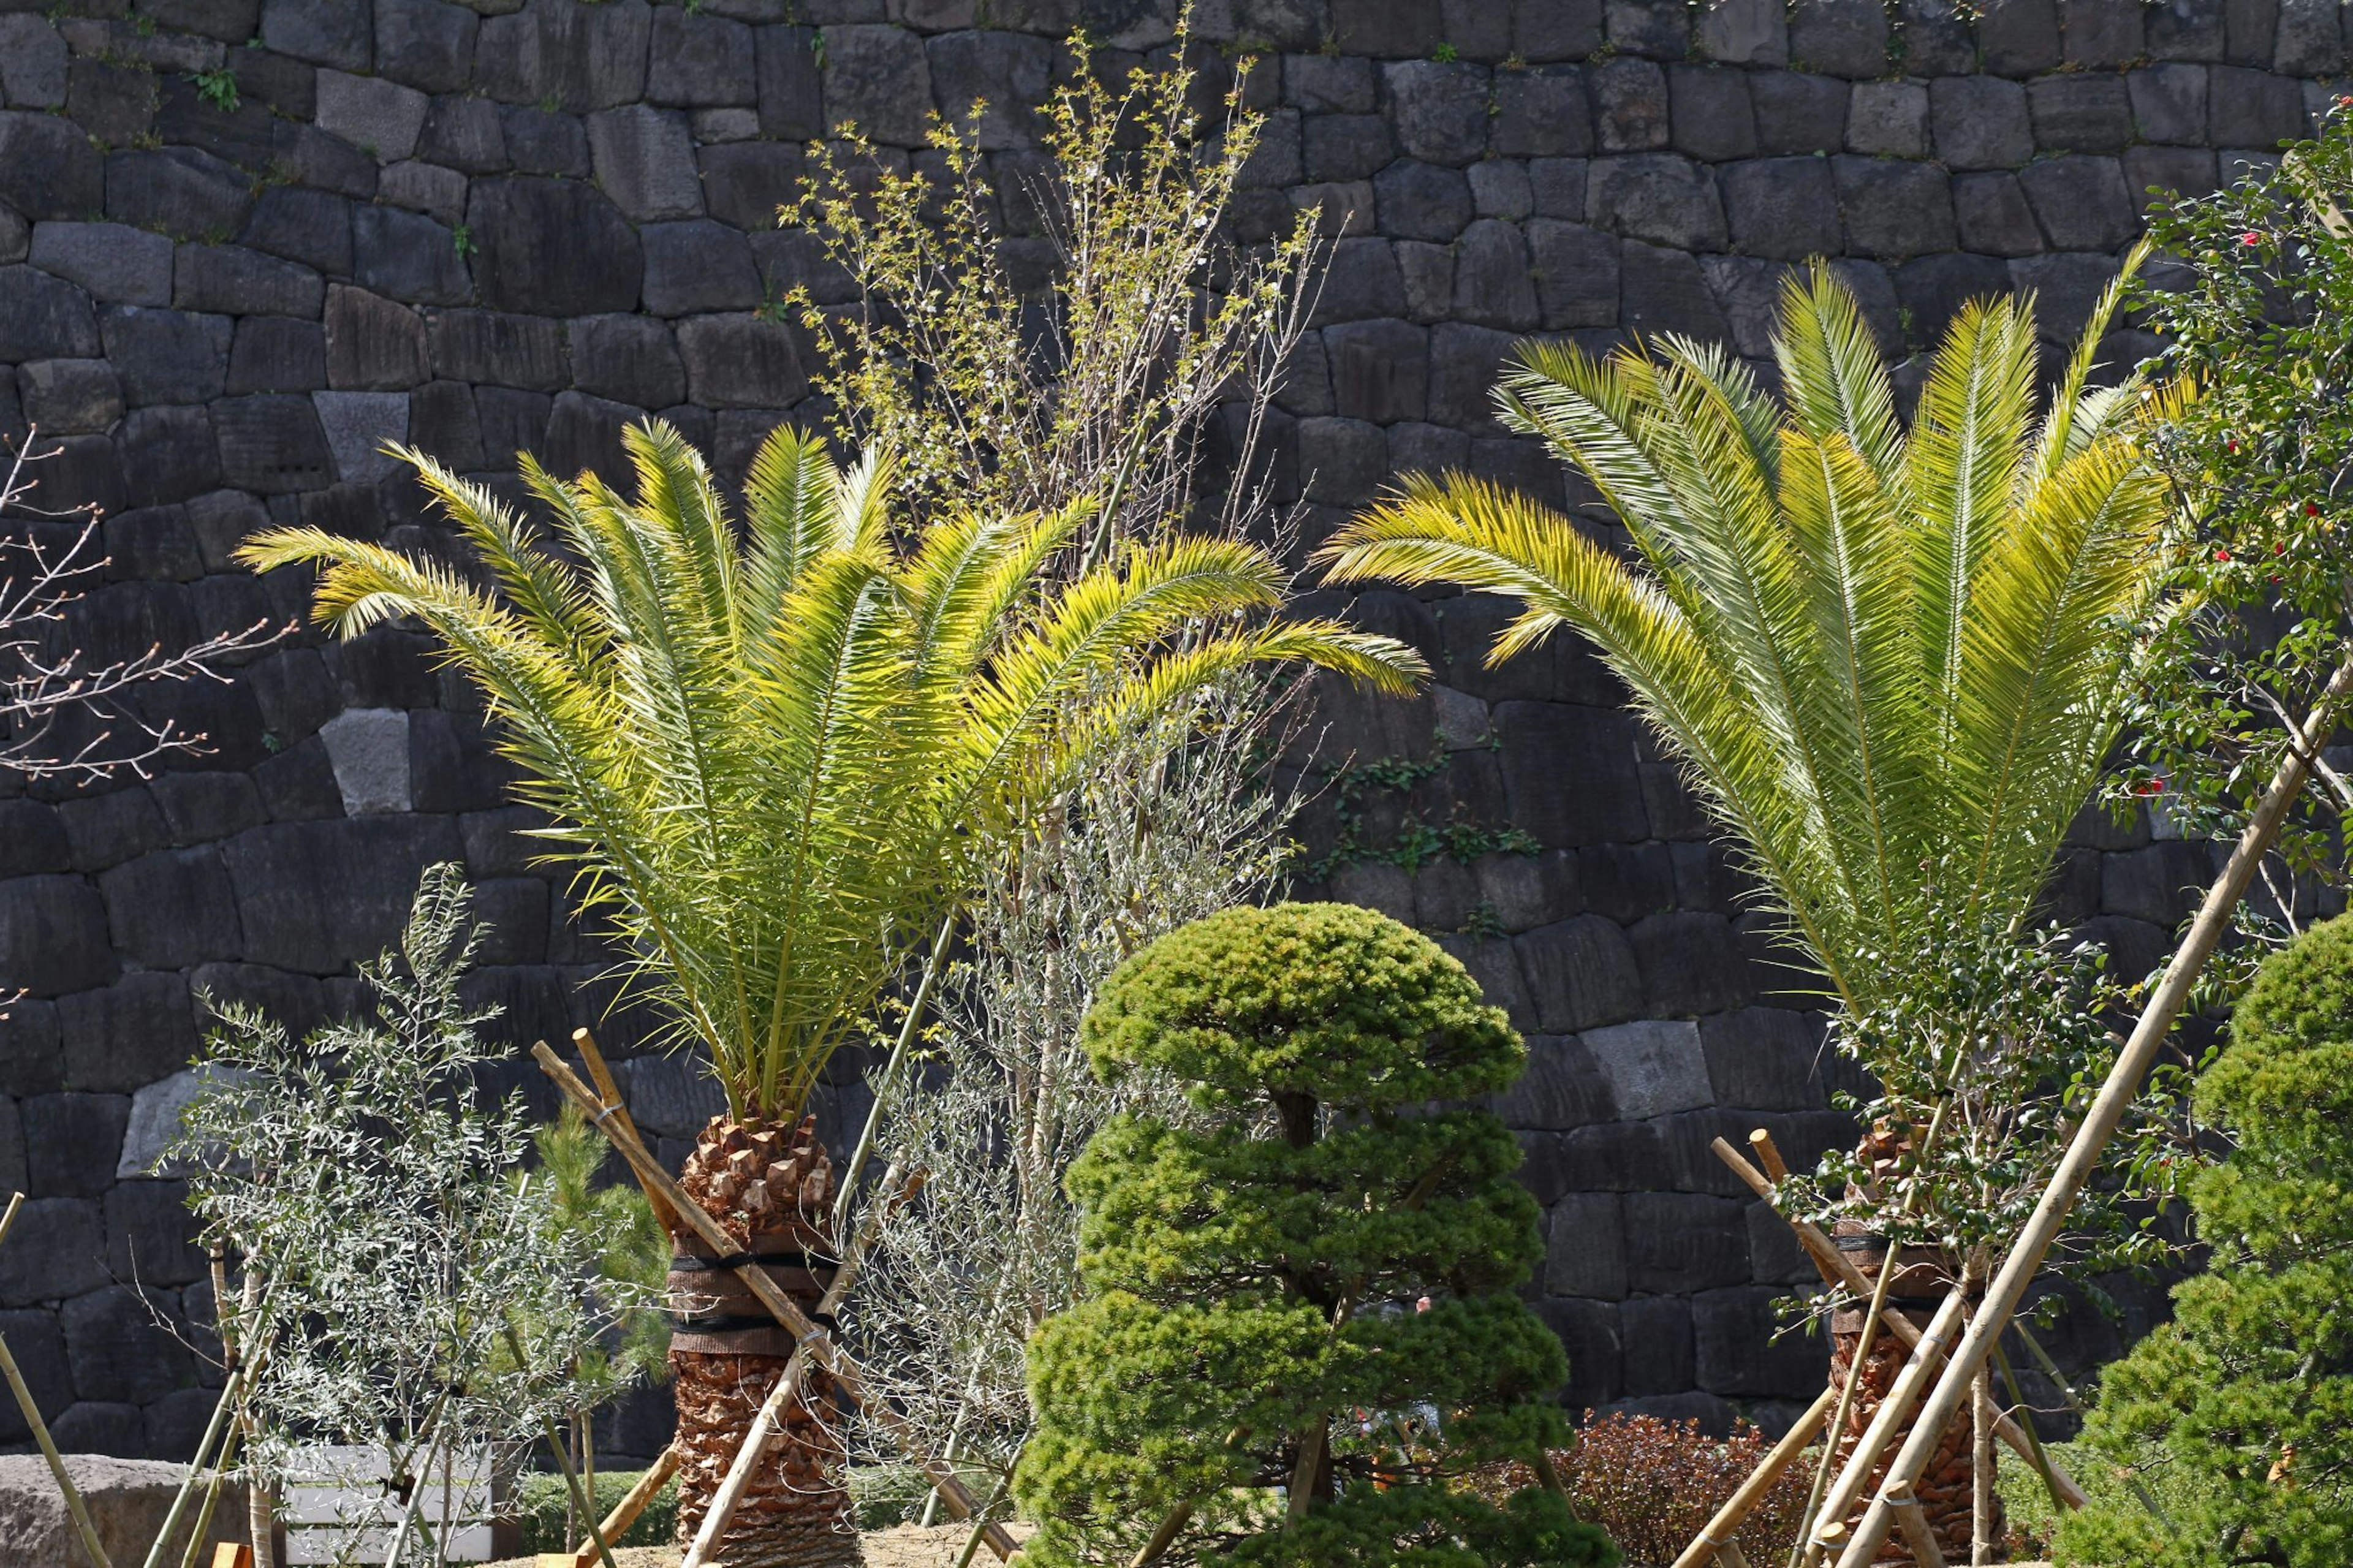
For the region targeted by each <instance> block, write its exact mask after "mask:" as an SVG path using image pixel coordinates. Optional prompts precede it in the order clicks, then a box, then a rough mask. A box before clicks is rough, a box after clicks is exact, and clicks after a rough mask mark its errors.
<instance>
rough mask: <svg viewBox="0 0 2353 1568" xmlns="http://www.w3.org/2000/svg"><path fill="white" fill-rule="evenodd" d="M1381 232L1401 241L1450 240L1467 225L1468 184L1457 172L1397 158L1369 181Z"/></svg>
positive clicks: (1469, 205)
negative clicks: (1371, 183)
mask: <svg viewBox="0 0 2353 1568" xmlns="http://www.w3.org/2000/svg"><path fill="white" fill-rule="evenodd" d="M1373 199H1374V202H1375V204H1376V207H1375V210H1376V212H1377V215H1378V218H1379V223H1380V227H1381V232H1382V233H1383V234H1387V235H1391V236H1394V237H1398V238H1402V239H1424V240H1439V241H1444V240H1451V239H1452V238H1453V237H1455V236H1456V235H1458V234H1460V233H1461V231H1462V226H1463V225H1465V224H1467V223H1469V222H1470V221H1471V215H1472V199H1471V182H1470V180H1469V179H1468V178H1466V177H1465V176H1464V175H1463V174H1462V173H1461V171H1460V170H1456V169H1445V168H1440V167H1439V166H1438V165H1437V164H1435V163H1417V162H1415V161H1414V160H1412V159H1409V158H1400V159H1398V161H1397V162H1396V163H1391V164H1390V165H1389V166H1388V168H1386V169H1383V170H1382V171H1381V172H1380V173H1379V174H1377V175H1376V176H1375V177H1374V179H1373Z"/></svg>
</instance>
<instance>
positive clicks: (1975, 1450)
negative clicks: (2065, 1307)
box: [1969, 1373, 1994, 1568]
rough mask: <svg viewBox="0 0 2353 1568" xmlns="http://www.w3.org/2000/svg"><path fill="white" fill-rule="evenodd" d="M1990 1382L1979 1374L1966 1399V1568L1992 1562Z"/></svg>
mask: <svg viewBox="0 0 2353 1568" xmlns="http://www.w3.org/2000/svg"><path fill="white" fill-rule="evenodd" d="M1993 1466H1994V1454H1993V1384H1992V1380H1991V1379H1990V1378H1989V1377H1988V1376H1987V1375H1986V1373H1978V1381H1977V1392H1976V1394H1975V1395H1974V1396H1973V1397H1972V1398H1971V1399H1970V1401H1969V1568H1991V1564H1992V1563H1993V1548H1994V1539H1993V1510H1994V1490H1993V1481H1994V1471H1993Z"/></svg>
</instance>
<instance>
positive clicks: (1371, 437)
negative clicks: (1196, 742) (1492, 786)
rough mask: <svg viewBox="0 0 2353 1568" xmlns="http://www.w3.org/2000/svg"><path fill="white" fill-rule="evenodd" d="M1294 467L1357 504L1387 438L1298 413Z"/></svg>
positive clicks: (1375, 475)
mask: <svg viewBox="0 0 2353 1568" xmlns="http://www.w3.org/2000/svg"><path fill="white" fill-rule="evenodd" d="M1299 471H1300V477H1301V480H1302V482H1303V484H1304V486H1305V493H1306V496H1307V499H1308V500H1311V501H1314V502H1316V503H1317V504H1318V505H1322V506H1340V507H1354V506H1362V505H1363V504H1365V502H1366V500H1370V499H1371V497H1372V495H1373V493H1374V492H1375V491H1376V490H1377V489H1379V488H1380V484H1381V481H1382V480H1383V479H1387V478H1388V472H1389V448H1388V441H1387V440H1386V439H1384V438H1383V437H1382V435H1381V429H1380V426H1377V425H1368V424H1366V422H1365V421H1363V420H1362V419H1303V420H1301V421H1300V422H1299ZM1350 901H1352V902H1362V901H1363V900H1353V899H1352V900H1350ZM1458 923H1459V922H1458Z"/></svg>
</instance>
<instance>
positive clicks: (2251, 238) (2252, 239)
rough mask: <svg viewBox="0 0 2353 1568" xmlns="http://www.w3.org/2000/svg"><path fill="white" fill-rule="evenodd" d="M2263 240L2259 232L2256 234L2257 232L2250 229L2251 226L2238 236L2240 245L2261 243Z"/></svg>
mask: <svg viewBox="0 0 2353 1568" xmlns="http://www.w3.org/2000/svg"><path fill="white" fill-rule="evenodd" d="M2239 243H2240V244H2241V245H2246V246H2255V245H2261V244H2262V243H2263V236H2262V235H2260V234H2257V233H2256V232H2255V231H2254V230H2253V229H2252V228H2251V229H2249V230H2247V232H2246V233H2244V234H2242V235H2241V236H2240V237H2239Z"/></svg>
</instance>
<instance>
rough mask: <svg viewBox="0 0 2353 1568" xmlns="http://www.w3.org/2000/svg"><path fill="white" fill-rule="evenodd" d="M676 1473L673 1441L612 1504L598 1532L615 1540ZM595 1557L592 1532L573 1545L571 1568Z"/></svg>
mask: <svg viewBox="0 0 2353 1568" xmlns="http://www.w3.org/2000/svg"><path fill="white" fill-rule="evenodd" d="M676 1474H678V1445H677V1444H675V1443H673V1444H671V1445H670V1447H667V1448H664V1449H663V1450H662V1452H661V1458H659V1459H656V1460H655V1461H654V1462H653V1465H652V1467H651V1468H649V1469H648V1470H647V1471H646V1473H645V1474H644V1475H641V1476H639V1477H638V1482H637V1485H635V1486H633V1487H631V1488H630V1489H628V1492H627V1493H625V1494H624V1495H623V1496H622V1498H621V1500H620V1501H619V1502H617V1503H615V1504H614V1505H613V1511H612V1512H610V1513H608V1514H607V1515H606V1516H605V1522H604V1523H603V1524H602V1525H600V1526H598V1531H599V1532H600V1533H602V1534H603V1536H604V1537H605V1539H606V1540H607V1541H618V1540H620V1539H621V1537H623V1536H624V1535H627V1534H628V1533H629V1527H630V1526H631V1525H633V1524H635V1523H637V1522H638V1515H639V1514H641V1513H643V1512H645V1511H646V1508H647V1505H649V1503H651V1502H652V1501H653V1500H654V1497H655V1494H656V1493H658V1492H659V1491H660V1490H661V1489H662V1483H663V1482H665V1481H667V1480H669V1479H670V1477H672V1476H674V1475H676ZM594 1562H596V1538H595V1537H594V1536H591V1537H590V1538H588V1539H587V1540H585V1541H583V1542H581V1543H580V1544H579V1545H578V1546H575V1547H574V1548H573V1549H572V1564H573V1568H588V1565H589V1564H590V1563H594Z"/></svg>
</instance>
